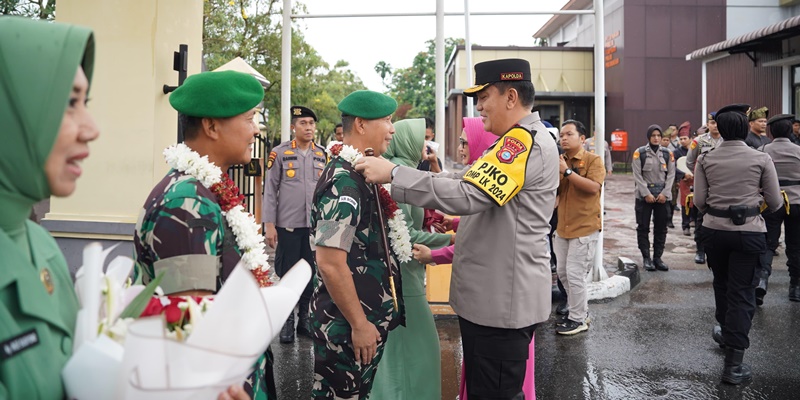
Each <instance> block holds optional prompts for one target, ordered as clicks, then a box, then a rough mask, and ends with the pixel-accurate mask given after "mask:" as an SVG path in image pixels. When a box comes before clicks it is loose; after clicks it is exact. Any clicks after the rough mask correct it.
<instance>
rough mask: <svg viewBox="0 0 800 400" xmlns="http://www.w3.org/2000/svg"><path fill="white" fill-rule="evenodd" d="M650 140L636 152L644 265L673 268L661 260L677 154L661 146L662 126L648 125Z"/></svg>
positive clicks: (639, 238)
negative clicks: (651, 225)
mask: <svg viewBox="0 0 800 400" xmlns="http://www.w3.org/2000/svg"><path fill="white" fill-rule="evenodd" d="M647 140H648V141H649V143H648V144H646V145H644V146H642V147H639V148H638V149H636V150H635V151H634V152H633V178H634V180H635V181H636V190H635V194H636V204H635V208H634V209H635V211H636V239H637V242H638V244H639V251H641V252H642V259H643V265H644V269H646V270H648V271H655V270H659V271H669V267H668V266H667V264H665V263H664V261H662V260H661V255H662V254H663V253H664V245H665V244H666V242H667V218H668V215H667V214H668V210H669V209H668V207H669V205H668V204H667V203H668V202H669V201H670V200H671V199H672V184H673V183H674V182H675V158H674V157H673V155H672V152H671V151H669V150H668V149H667V148H666V147H662V146H661V127H660V126H658V125H650V127H648V128H647ZM651 216H652V217H653V258H652V259H651V258H650V238H649V236H648V235H649V234H650V217H651Z"/></svg>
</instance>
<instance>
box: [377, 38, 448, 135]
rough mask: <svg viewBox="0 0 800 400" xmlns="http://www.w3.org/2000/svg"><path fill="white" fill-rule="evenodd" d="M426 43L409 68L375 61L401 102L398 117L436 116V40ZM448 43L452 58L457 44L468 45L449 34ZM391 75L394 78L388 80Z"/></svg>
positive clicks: (446, 58)
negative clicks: (424, 48) (395, 66)
mask: <svg viewBox="0 0 800 400" xmlns="http://www.w3.org/2000/svg"><path fill="white" fill-rule="evenodd" d="M425 44H426V46H427V50H426V51H421V52H419V53H418V54H417V55H416V57H414V61H413V62H412V63H411V66H410V67H408V68H397V69H392V67H391V66H389V64H387V63H386V62H384V61H380V62H378V64H376V65H375V72H376V73H378V75H380V76H381V79H383V80H384V85H385V86H386V88H387V89H389V95H390V96H392V97H394V98H395V99H396V100H397V102H398V103H399V107H398V109H397V113H395V116H396V118H397V119H403V118H424V117H427V118H430V119H434V118H435V116H436V92H435V88H436V41H435V40H433V39H431V40H428V41H426V42H425ZM444 44H445V51H444V54H445V56H444V57H445V60H448V59H449V57H450V55H451V54H452V53H453V51H454V50H455V48H456V46H457V45H464V39H456V38H447V39H445V40H444ZM445 62H446V61H445ZM387 77H389V78H391V79H390V80H389V81H388V82H387V79H386V78H387Z"/></svg>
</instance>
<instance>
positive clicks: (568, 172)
mask: <svg viewBox="0 0 800 400" xmlns="http://www.w3.org/2000/svg"><path fill="white" fill-rule="evenodd" d="M570 175H572V170H571V169H569V168H567V169H566V170H565V171H564V178H568V177H569V176H570Z"/></svg>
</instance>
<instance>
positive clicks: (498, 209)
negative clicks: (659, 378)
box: [356, 59, 560, 400]
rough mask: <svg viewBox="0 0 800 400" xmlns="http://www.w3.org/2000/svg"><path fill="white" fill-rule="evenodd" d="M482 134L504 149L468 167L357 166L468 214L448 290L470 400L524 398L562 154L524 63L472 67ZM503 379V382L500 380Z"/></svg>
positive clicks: (373, 177) (543, 315) (545, 298)
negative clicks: (536, 106)
mask: <svg viewBox="0 0 800 400" xmlns="http://www.w3.org/2000/svg"><path fill="white" fill-rule="evenodd" d="M475 82H476V86H473V87H471V88H468V89H465V90H464V93H465V94H466V95H467V96H474V97H477V109H478V111H479V112H480V115H481V118H482V119H483V123H484V129H485V130H486V131H489V132H492V133H494V134H495V135H497V136H499V137H500V138H499V139H498V141H497V143H495V144H494V145H493V146H492V147H490V148H489V149H488V150H487V151H486V152H485V153H484V155H483V156H482V157H481V158H479V159H478V160H477V161H475V162H474V163H473V164H472V166H471V167H470V168H469V169H465V170H463V171H461V172H457V173H444V174H439V175H435V174H432V173H429V172H423V171H417V170H415V169H412V168H407V167H396V166H395V165H394V164H391V163H389V162H388V161H385V160H382V159H378V158H374V157H365V158H364V159H362V160H360V162H359V164H358V165H357V166H356V169H357V170H359V171H361V172H362V173H363V174H364V176H365V177H366V178H367V180H369V181H372V182H380V183H386V182H389V181H391V182H392V197H393V198H394V199H395V200H397V201H398V202H401V203H408V204H412V205H415V206H419V207H425V208H435V209H439V210H442V211H444V212H446V213H448V214H454V215H463V216H464V217H462V219H461V223H460V225H459V231H458V240H457V241H456V248H455V257H454V259H453V265H454V268H453V275H452V280H451V285H450V305H451V306H452V307H453V310H455V312H456V314H458V316H459V324H460V328H461V337H462V346H463V351H464V363H465V375H466V382H467V392H468V393H469V398H470V399H471V400H476V399H478V400H480V399H522V398H523V396H524V394H523V393H522V382H523V379H524V376H525V368H526V366H525V364H526V358H527V356H526V355H527V354H528V345H529V344H530V341H531V337H532V335H533V331H534V329H535V327H536V325H537V324H539V323H541V322H544V321H546V320H547V319H548V318H549V315H550V311H551V298H550V289H551V273H550V255H549V251H548V244H547V234H548V233H549V231H550V226H549V224H548V222H549V220H550V216H551V214H552V213H553V204H554V203H555V196H556V188H557V187H558V182H559V177H560V176H559V172H558V166H559V162H558V149H557V147H556V143H555V140H554V139H553V137H552V136H551V135H550V134H549V133H548V132H547V128H545V126H544V124H542V121H541V120H540V118H539V113H537V112H534V113H532V112H531V108H532V107H533V97H534V88H533V83H532V82H531V69H530V65H529V64H528V62H527V61H525V60H520V59H503V60H494V61H487V62H482V63H478V64H477V65H475ZM501 377H502V378H501Z"/></svg>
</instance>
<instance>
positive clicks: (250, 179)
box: [228, 136, 270, 222]
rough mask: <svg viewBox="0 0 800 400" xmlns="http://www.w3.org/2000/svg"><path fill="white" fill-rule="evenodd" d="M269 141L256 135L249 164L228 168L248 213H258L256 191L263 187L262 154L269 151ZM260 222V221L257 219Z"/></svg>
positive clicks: (259, 205)
mask: <svg viewBox="0 0 800 400" xmlns="http://www.w3.org/2000/svg"><path fill="white" fill-rule="evenodd" d="M269 145H270V144H269V143H268V142H267V140H265V139H263V138H262V137H261V136H256V143H255V144H254V145H253V154H252V160H251V161H250V163H249V164H244V165H241V164H240V165H233V166H231V167H230V168H229V169H228V176H230V177H231V179H232V180H233V182H235V183H236V186H238V187H239V192H240V193H241V194H242V195H243V196H244V198H245V203H246V204H247V211H248V212H250V214H253V215H258V213H257V210H258V209H260V208H261V204H258V201H257V199H258V198H259V197H258V196H257V192H258V191H259V188H261V187H263V185H262V184H263V182H264V176H265V172H264V168H263V162H262V161H263V160H264V155H265V154H267V153H268V151H269V148H268V147H269ZM259 222H260V221H259Z"/></svg>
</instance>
